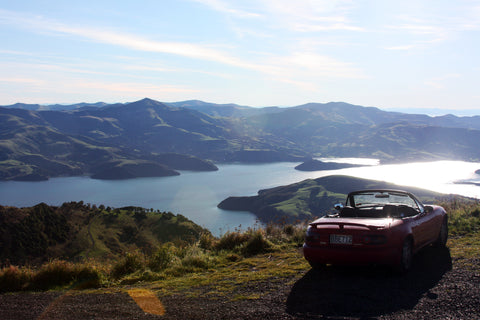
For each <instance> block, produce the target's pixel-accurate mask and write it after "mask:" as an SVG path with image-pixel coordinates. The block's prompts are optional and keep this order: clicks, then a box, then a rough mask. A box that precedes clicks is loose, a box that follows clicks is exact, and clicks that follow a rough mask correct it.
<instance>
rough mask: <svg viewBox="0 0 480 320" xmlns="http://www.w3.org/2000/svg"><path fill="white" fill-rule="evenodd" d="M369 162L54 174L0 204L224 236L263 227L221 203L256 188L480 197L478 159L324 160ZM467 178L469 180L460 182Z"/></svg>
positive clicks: (10, 188) (3, 194) (4, 189)
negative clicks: (168, 173) (153, 219)
mask: <svg viewBox="0 0 480 320" xmlns="http://www.w3.org/2000/svg"><path fill="white" fill-rule="evenodd" d="M321 160H323V161H336V162H349V163H358V164H364V165H369V166H365V167H356V168H347V169H340V170H330V171H313V172H302V171H297V170H295V169H294V168H295V166H297V165H298V164H299V163H290V162H282V163H270V164H255V165H244V164H221V165H217V166H218V168H219V170H218V171H214V172H191V171H182V172H181V175H180V176H173V177H160V178H158V177H156V178H138V179H129V180H95V179H90V178H89V177H65V178H54V179H50V180H48V181H41V182H17V181H2V182H0V204H1V205H10V206H17V207H27V206H33V205H36V204H38V203H40V202H45V203H47V204H50V205H61V204H62V203H64V202H69V201H84V202H85V203H91V204H96V205H97V206H98V205H100V204H103V205H105V206H110V207H115V208H119V207H123V206H139V207H144V208H147V209H150V208H153V209H155V210H156V209H158V210H160V211H170V212H173V213H175V214H182V215H184V216H186V217H188V218H189V219H191V220H193V221H194V222H196V223H197V224H199V225H201V226H203V227H205V228H207V229H209V230H210V231H211V232H212V233H213V234H214V235H217V236H218V235H221V234H223V233H225V232H226V231H228V230H233V229H235V228H240V229H243V230H244V229H246V228H248V227H254V226H256V225H259V223H258V221H257V219H256V217H255V215H253V214H252V213H249V212H236V211H226V210H221V209H219V208H217V204H218V203H219V202H220V201H222V200H223V199H225V198H227V197H229V196H248V195H255V194H257V192H258V190H260V189H266V188H271V187H276V186H280V185H287V184H291V183H294V182H299V181H302V180H305V179H308V178H317V177H322V176H327V175H333V174H344V175H351V176H356V177H361V178H367V179H375V180H384V181H389V182H393V183H396V184H398V185H406V186H415V187H420V188H425V189H429V190H432V191H437V192H442V193H453V194H460V195H464V196H468V197H475V198H480V186H479V185H476V184H475V183H478V184H480V176H479V175H477V174H475V170H478V169H480V163H478V162H464V161H436V162H419V163H408V164H392V165H378V161H377V160H375V159H355V158H348V159H345V158H344V159H321ZM458 181H464V182H467V183H468V184H459V183H457V182H458Z"/></svg>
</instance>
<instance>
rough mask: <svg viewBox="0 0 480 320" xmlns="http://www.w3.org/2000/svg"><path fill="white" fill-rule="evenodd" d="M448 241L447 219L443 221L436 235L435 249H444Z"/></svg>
mask: <svg viewBox="0 0 480 320" xmlns="http://www.w3.org/2000/svg"><path fill="white" fill-rule="evenodd" d="M447 240H448V221H447V218H446V217H445V219H443V222H442V226H441V227H440V232H439V233H438V238H437V240H436V241H435V243H434V245H435V247H439V248H445V246H446V245H447Z"/></svg>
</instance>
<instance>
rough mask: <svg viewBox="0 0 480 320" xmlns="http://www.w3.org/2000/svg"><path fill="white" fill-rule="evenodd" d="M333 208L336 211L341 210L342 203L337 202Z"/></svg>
mask: <svg viewBox="0 0 480 320" xmlns="http://www.w3.org/2000/svg"><path fill="white" fill-rule="evenodd" d="M334 208H335V210H337V211H342V209H343V204H341V203H337V204H336V205H335V206H334Z"/></svg>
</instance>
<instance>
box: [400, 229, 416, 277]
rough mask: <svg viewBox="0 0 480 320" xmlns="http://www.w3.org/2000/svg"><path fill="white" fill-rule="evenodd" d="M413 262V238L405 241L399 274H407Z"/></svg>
mask: <svg viewBox="0 0 480 320" xmlns="http://www.w3.org/2000/svg"><path fill="white" fill-rule="evenodd" d="M412 262H413V243H412V239H411V238H407V239H405V241H403V244H402V248H401V258H400V263H399V264H398V266H397V268H396V269H397V272H398V273H400V274H405V273H407V272H408V271H410V269H411V268H412Z"/></svg>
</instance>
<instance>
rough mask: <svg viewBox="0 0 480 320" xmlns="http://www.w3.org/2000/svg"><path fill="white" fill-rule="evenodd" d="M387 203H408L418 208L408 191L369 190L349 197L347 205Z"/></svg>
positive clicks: (379, 204) (361, 205)
mask: <svg viewBox="0 0 480 320" xmlns="http://www.w3.org/2000/svg"><path fill="white" fill-rule="evenodd" d="M385 204H397V205H406V206H409V207H412V208H415V209H417V208H418V205H417V203H416V202H415V200H414V199H413V198H412V197H410V196H409V195H408V194H406V193H401V192H393V191H381V192H380V191H372V192H370V191H368V192H361V193H355V194H352V195H350V196H349V197H348V199H347V206H352V207H357V208H358V207H372V206H383V205H385Z"/></svg>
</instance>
